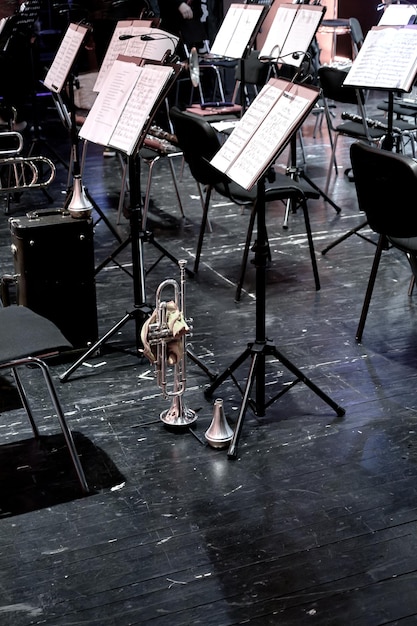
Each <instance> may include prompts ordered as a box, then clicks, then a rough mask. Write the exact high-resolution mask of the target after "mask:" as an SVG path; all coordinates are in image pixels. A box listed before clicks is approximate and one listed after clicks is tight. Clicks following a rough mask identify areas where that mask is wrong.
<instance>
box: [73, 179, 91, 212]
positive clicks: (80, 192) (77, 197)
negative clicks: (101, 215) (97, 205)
mask: <svg viewBox="0 0 417 626" xmlns="http://www.w3.org/2000/svg"><path fill="white" fill-rule="evenodd" d="M67 208H68V211H69V213H70V215H71V216H72V217H76V218H80V217H90V215H91V213H92V210H93V205H92V204H91V202H90V200H89V199H88V197H87V195H86V193H85V189H84V186H83V184H82V182H81V176H80V175H79V174H76V175H75V176H74V180H73V186H72V197H71V201H70V203H69V205H68V207H67Z"/></svg>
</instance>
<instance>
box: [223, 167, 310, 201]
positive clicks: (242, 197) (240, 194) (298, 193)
mask: <svg viewBox="0 0 417 626" xmlns="http://www.w3.org/2000/svg"><path fill="white" fill-rule="evenodd" d="M214 188H215V189H216V190H217V191H218V192H219V193H220V194H222V195H230V197H232V198H233V200H234V201H235V202H237V203H238V204H239V203H241V204H253V202H254V201H255V200H256V197H257V195H258V190H257V187H256V185H255V186H254V187H252V189H251V190H250V191H247V190H246V189H244V188H243V187H241V186H240V185H238V184H237V183H234V182H233V181H229V182H228V183H227V188H226V184H224V183H219V184H217V185H215V186H214ZM290 197H295V198H303V197H305V198H311V199H318V198H319V197H320V194H319V193H318V192H317V191H316V190H314V189H313V188H312V187H310V186H309V185H308V183H306V182H304V181H296V180H293V179H292V178H291V177H290V176H287V175H286V174H280V173H279V172H278V173H276V174H275V178H274V180H273V181H272V182H266V184H265V201H266V202H273V201H274V200H287V199H288V198H290Z"/></svg>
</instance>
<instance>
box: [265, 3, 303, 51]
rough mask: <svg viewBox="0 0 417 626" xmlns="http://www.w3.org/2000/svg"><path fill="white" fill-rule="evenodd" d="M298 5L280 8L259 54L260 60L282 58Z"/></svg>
mask: <svg viewBox="0 0 417 626" xmlns="http://www.w3.org/2000/svg"><path fill="white" fill-rule="evenodd" d="M297 10H298V7H297V5H293V6H289V7H287V6H282V5H281V6H279V7H278V10H277V13H276V16H275V19H274V21H273V22H272V24H271V27H270V29H269V32H268V35H267V37H266V39H265V43H264V45H263V46H262V49H261V50H260V52H259V57H260V58H262V57H263V58H270V57H272V58H273V59H277V58H278V57H280V56H281V52H282V49H283V47H284V43H285V39H286V37H287V34H288V31H289V30H290V28H291V25H292V23H293V21H294V18H295V16H296V14H297Z"/></svg>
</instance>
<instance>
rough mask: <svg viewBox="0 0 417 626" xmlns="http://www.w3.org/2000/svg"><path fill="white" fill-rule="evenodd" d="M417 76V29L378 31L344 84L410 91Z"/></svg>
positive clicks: (370, 35) (366, 43)
mask: <svg viewBox="0 0 417 626" xmlns="http://www.w3.org/2000/svg"><path fill="white" fill-rule="evenodd" d="M416 72H417V27H416V26H402V27H389V26H385V27H382V28H380V27H374V28H372V29H371V30H370V31H369V32H368V34H367V35H366V38H365V41H364V43H363V46H362V48H361V49H360V50H359V54H358V56H357V57H356V59H355V60H354V62H353V65H352V67H351V69H350V71H349V73H348V75H347V77H346V79H345V81H344V83H343V84H344V85H349V86H352V87H363V88H378V89H395V90H401V91H410V89H411V87H412V84H413V82H414V78H415V75H416Z"/></svg>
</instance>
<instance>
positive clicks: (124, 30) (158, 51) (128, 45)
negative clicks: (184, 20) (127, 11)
mask: <svg viewBox="0 0 417 626" xmlns="http://www.w3.org/2000/svg"><path fill="white" fill-rule="evenodd" d="M150 25H151V22H149V21H144V20H122V21H120V22H117V25H116V28H115V30H114V33H113V35H112V38H111V40H110V43H109V46H108V48H107V51H106V54H105V56H104V59H103V62H102V64H101V67H100V70H99V73H98V76H97V81H96V83H95V85H94V88H93V90H94V91H100V89H101V88H102V86H103V83H104V81H105V79H106V75H107V73H108V72H109V70H110V68H111V66H112V65H113V63H114V62H115V60H116V59H117V57H118V56H119V55H125V56H131V57H137V58H140V59H148V60H151V61H162V60H163V58H164V56H165V55H166V53H167V52H168V53H169V54H172V53H173V52H174V50H175V48H176V46H177V45H178V37H176V36H175V35H172V34H171V33H167V32H165V31H163V30H159V29H158V28H151V27H150ZM121 35H134V37H133V38H132V39H124V40H120V36H121ZM141 35H149V36H154V37H155V40H153V41H152V40H150V41H142V39H141Z"/></svg>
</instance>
